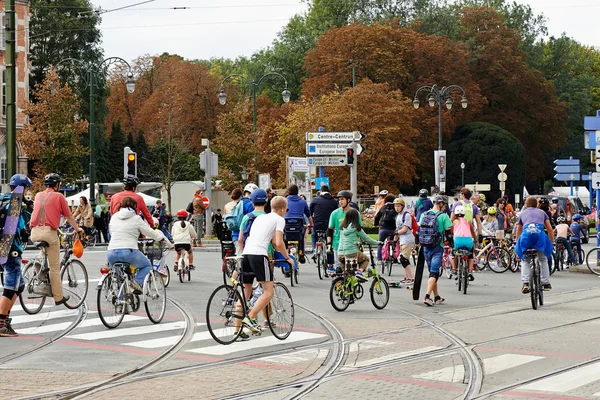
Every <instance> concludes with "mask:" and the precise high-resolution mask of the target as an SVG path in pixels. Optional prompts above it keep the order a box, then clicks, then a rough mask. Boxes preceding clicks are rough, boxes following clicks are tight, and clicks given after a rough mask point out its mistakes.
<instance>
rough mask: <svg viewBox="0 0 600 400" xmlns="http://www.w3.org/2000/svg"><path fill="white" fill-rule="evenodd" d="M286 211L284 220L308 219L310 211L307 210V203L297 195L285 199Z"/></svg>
mask: <svg viewBox="0 0 600 400" xmlns="http://www.w3.org/2000/svg"><path fill="white" fill-rule="evenodd" d="M287 206H288V211H287V212H286V213H285V215H284V218H304V216H306V217H307V218H308V217H310V210H309V209H308V203H307V202H306V200H304V199H303V198H302V197H300V196H298V195H297V194H291V195H289V196H288V197H287Z"/></svg>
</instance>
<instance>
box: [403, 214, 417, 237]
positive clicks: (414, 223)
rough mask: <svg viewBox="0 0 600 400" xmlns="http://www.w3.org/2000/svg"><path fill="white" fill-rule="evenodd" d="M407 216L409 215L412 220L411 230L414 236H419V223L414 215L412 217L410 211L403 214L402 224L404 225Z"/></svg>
mask: <svg viewBox="0 0 600 400" xmlns="http://www.w3.org/2000/svg"><path fill="white" fill-rule="evenodd" d="M406 214H409V215H410V218H411V219H412V223H411V226H410V227H409V228H410V230H411V231H412V233H413V235H417V234H418V233H419V224H418V223H417V220H416V219H415V216H414V215H412V214H411V213H409V212H408V211H404V214H402V223H404V217H405V216H406Z"/></svg>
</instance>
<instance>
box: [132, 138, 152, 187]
mask: <svg viewBox="0 0 600 400" xmlns="http://www.w3.org/2000/svg"><path fill="white" fill-rule="evenodd" d="M132 149H133V150H134V151H135V152H136V153H137V157H138V177H139V178H140V180H141V181H149V180H151V179H152V171H151V169H150V168H151V167H150V166H151V162H152V160H151V158H152V157H153V155H152V152H151V151H150V148H149V147H148V143H147V142H146V136H145V135H144V131H139V132H138V134H137V136H136V138H135V142H134V144H133V147H132Z"/></svg>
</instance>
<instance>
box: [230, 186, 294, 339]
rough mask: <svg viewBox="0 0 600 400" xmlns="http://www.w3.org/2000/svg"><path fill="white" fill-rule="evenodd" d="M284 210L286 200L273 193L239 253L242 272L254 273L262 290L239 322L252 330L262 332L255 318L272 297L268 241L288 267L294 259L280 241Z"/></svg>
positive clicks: (271, 274)
mask: <svg viewBox="0 0 600 400" xmlns="http://www.w3.org/2000/svg"><path fill="white" fill-rule="evenodd" d="M265 202H266V201H265ZM286 210H287V200H286V199H285V198H284V197H282V196H275V197H274V198H273V200H271V212H270V213H269V214H263V215H259V216H258V217H256V219H255V220H254V222H253V223H252V228H251V230H252V234H251V235H249V236H248V239H247V240H246V244H245V247H244V251H243V253H242V254H243V256H244V259H243V260H242V269H243V271H244V272H249V273H254V276H255V277H256V280H257V281H258V283H259V284H261V285H262V288H263V290H264V292H263V294H262V295H261V296H260V297H259V298H258V299H257V300H256V303H254V307H252V309H251V310H250V311H249V312H248V316H247V317H245V318H244V320H243V321H242V324H243V325H244V326H246V327H247V328H248V329H250V330H251V331H252V332H254V333H256V332H261V331H262V327H261V326H260V325H258V322H257V321H256V317H257V316H258V313H260V312H261V311H262V310H263V309H264V308H265V307H266V305H267V304H269V302H270V301H271V299H272V298H273V269H272V267H271V266H270V265H269V259H268V246H269V243H273V246H274V248H275V250H276V251H278V252H280V253H281V254H282V255H283V257H284V259H285V260H286V261H287V262H288V263H289V264H290V267H291V268H293V267H294V262H293V260H292V259H291V258H290V256H289V255H288V253H287V249H286V247H285V243H284V242H283V230H284V229H285V219H284V218H283V216H284V215H285V213H286ZM245 283H247V282H245ZM251 283H252V282H250V284H251ZM246 295H247V293H246Z"/></svg>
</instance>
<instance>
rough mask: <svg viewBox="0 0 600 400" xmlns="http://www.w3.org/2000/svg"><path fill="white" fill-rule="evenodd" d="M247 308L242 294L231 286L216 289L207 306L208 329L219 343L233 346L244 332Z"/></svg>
mask: <svg viewBox="0 0 600 400" xmlns="http://www.w3.org/2000/svg"><path fill="white" fill-rule="evenodd" d="M245 317H246V307H245V306H244V302H243V300H242V296H241V295H240V292H239V291H238V290H237V289H235V288H234V287H233V286H230V285H221V286H219V287H218V288H216V289H215V290H214V291H213V292H212V294H211V295H210V297H209V299H208V303H207V304H206V327H207V328H208V332H209V333H210V336H212V337H213V339H215V340H216V341H217V342H218V343H221V344H231V343H233V342H234V341H235V339H237V337H238V336H239V334H240V332H241V331H242V320H243V319H244V318H245Z"/></svg>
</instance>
